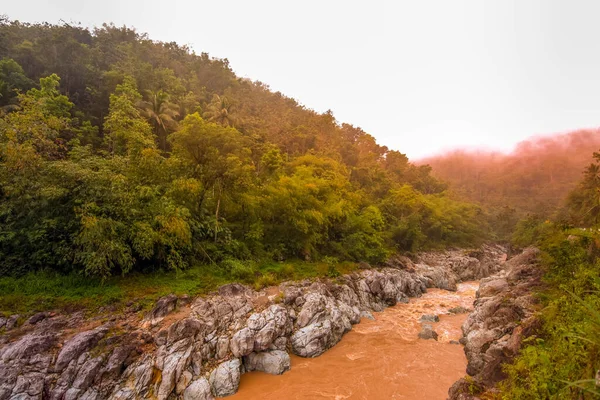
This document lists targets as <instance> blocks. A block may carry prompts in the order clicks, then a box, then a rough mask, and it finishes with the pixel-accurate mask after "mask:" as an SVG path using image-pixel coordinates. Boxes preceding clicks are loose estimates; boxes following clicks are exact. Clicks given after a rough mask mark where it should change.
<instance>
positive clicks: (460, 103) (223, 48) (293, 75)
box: [0, 0, 600, 159]
mask: <svg viewBox="0 0 600 400" xmlns="http://www.w3.org/2000/svg"><path fill="white" fill-rule="evenodd" d="M2 3H3V4H2V7H0V13H3V14H7V15H8V16H9V17H10V18H11V19H18V20H21V21H28V22H39V21H49V22H58V21H59V20H61V19H62V20H65V21H67V22H71V21H76V22H81V23H82V24H83V25H86V26H94V25H100V24H102V23H103V22H114V23H115V24H117V25H127V26H132V27H135V28H137V29H138V31H141V32H147V33H148V34H149V35H150V37H151V38H152V39H156V40H163V41H176V42H178V43H180V44H188V45H190V46H191V47H192V48H193V49H194V50H195V51H196V52H198V53H199V52H208V53H209V54H211V55H212V56H215V57H220V58H225V57H226V58H228V59H229V61H230V63H231V65H232V67H233V69H234V70H235V72H236V73H237V74H238V75H239V76H245V77H248V78H251V79H253V80H260V81H262V82H264V83H267V84H269V85H270V86H271V88H272V89H274V90H278V91H281V92H283V93H284V94H286V95H288V96H290V97H294V98H296V99H297V100H298V101H300V102H301V103H302V104H304V105H306V106H307V107H309V108H313V109H315V110H317V111H325V110H327V109H331V110H333V112H334V115H335V116H336V118H337V119H338V121H340V122H349V123H352V124H354V125H357V126H360V127H362V128H363V129H364V130H365V131H367V132H369V133H371V134H372V135H373V136H375V137H376V138H377V139H378V141H379V142H380V143H382V144H384V145H387V146H389V147H390V148H393V149H397V150H400V151H402V152H404V153H406V154H408V156H409V157H411V158H413V159H414V158H418V157H421V156H424V155H430V154H433V153H437V152H440V151H443V150H446V149H450V148H455V147H465V146H468V147H481V146H485V147H487V148H496V149H510V148H511V147H512V146H513V145H514V144H515V143H517V142H518V141H520V140H522V139H524V138H526V137H528V136H532V135H537V134H549V133H554V132H562V131H565V130H571V129H576V128H584V127H597V126H600V40H599V39H600V24H599V23H598V20H599V18H600V1H596V0H589V1H584V0H576V1H574V0H513V1H510V0H495V1H492V0H489V1H484V0H453V1H449V0H438V1H426V0H411V1H399V0H396V1H374V0H370V1H360V2H359V1H348V0H345V1H327V0H320V1H315V0H302V1H294V2H293V3H292V2H288V1H284V0H229V1H215V0H211V1H202V0H196V1H190V0H170V1H165V0H161V1H158V0H145V1H131V0H104V1H98V0H93V1H90V0H45V1H41V0H38V1H34V0H18V1H3V2H2Z"/></svg>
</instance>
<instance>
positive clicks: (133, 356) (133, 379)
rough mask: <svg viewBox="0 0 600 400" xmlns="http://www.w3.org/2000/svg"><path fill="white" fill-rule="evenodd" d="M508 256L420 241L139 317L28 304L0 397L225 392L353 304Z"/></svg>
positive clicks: (390, 299)
mask: <svg viewBox="0 0 600 400" xmlns="http://www.w3.org/2000/svg"><path fill="white" fill-rule="evenodd" d="M505 259H506V254H505V250H504V249H503V248H501V247H498V246H484V247H482V248H481V249H478V250H473V251H458V250H457V251H447V252H438V253H423V254H420V255H418V256H417V257H416V258H415V259H414V260H410V259H408V258H406V257H395V258H393V259H391V260H389V261H388V262H387V263H386V265H385V266H383V267H382V268H379V269H366V270H360V271H357V272H354V273H352V274H348V275H342V276H340V277H337V278H333V279H320V280H305V281H300V282H284V283H282V284H281V285H279V286H278V287H271V288H268V289H265V290H261V291H255V290H253V289H251V288H249V287H246V286H243V285H239V284H230V285H225V286H222V287H221V288H219V291H218V293H215V294H212V295H209V296H207V297H198V298H195V299H194V298H191V297H190V296H185V295H183V296H176V295H169V296H166V297H163V298H161V299H160V300H159V301H158V302H157V303H156V305H155V307H154V308H153V309H152V310H151V311H150V312H148V313H146V314H145V315H144V316H143V317H140V316H139V315H138V313H137V311H136V310H133V309H132V310H124V312H123V313H122V314H116V315H115V314H111V315H98V316H94V317H92V318H86V317H85V315H84V314H83V313H81V312H79V313H73V314H57V315H52V314H41V315H37V316H34V317H35V318H32V319H30V320H29V321H27V322H26V323H24V324H23V325H22V326H20V327H19V328H16V329H11V330H10V331H8V332H6V333H4V334H3V335H2V336H1V337H0V400H4V399H8V398H10V397H12V396H26V397H27V398H32V399H37V398H50V399H68V400H75V399H84V400H95V399H104V398H113V399H138V398H148V397H149V398H157V399H166V398H167V397H169V396H173V395H176V396H179V397H182V398H183V399H186V400H188V399H190V400H191V399H210V398H212V396H226V395H231V394H233V393H235V392H236V391H237V389H238V386H239V382H240V376H241V374H242V372H249V371H252V370H258V371H263V372H269V373H273V374H280V373H283V372H285V371H287V370H289V368H290V357H289V354H288V352H291V353H293V354H295V355H298V356H302V357H316V356H318V355H321V354H322V353H324V352H325V351H326V350H328V349H330V348H331V347H333V346H334V345H335V344H337V343H338V342H339V341H340V339H341V338H342V336H343V335H344V334H346V333H347V332H349V331H350V330H351V329H352V326H353V325H354V324H356V323H358V322H359V321H360V319H361V316H362V317H364V316H368V315H369V313H370V312H371V311H381V310H383V309H385V308H386V307H389V306H393V305H395V304H397V303H399V302H400V303H405V302H407V301H408V298H409V297H417V296H421V295H422V294H423V293H425V292H426V290H427V288H442V289H446V290H456V288H457V286H456V285H457V282H459V281H461V280H467V279H479V278H482V277H484V276H488V275H490V274H493V273H495V272H497V271H499V270H500V269H501V268H502V264H503V262H504V260H505ZM457 348H458V346H457Z"/></svg>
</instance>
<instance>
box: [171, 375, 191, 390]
mask: <svg viewBox="0 0 600 400" xmlns="http://www.w3.org/2000/svg"><path fill="white" fill-rule="evenodd" d="M191 381H192V373H191V372H190V371H183V372H182V374H181V376H180V377H179V380H178V381H177V384H176V385H175V393H177V394H181V393H183V392H184V390H185V389H186V388H187V387H188V385H189V384H190V382H191Z"/></svg>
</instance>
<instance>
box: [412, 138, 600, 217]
mask: <svg viewBox="0 0 600 400" xmlns="http://www.w3.org/2000/svg"><path fill="white" fill-rule="evenodd" d="M598 149H600V129H585V130H578V131H574V132H570V133H565V134H558V135H554V136H549V137H534V138H531V139H528V140H526V141H523V142H521V143H519V144H518V145H517V146H516V148H515V149H514V151H513V152H511V153H510V154H502V153H496V152H485V151H475V152H473V151H462V150H457V151H453V152H450V153H446V154H443V155H440V156H436V157H431V158H427V159H424V160H421V161H420V162H419V163H421V164H429V165H430V166H431V167H432V168H433V175H434V176H436V177H438V178H441V179H443V180H445V181H446V182H448V183H450V185H451V187H452V188H453V190H454V191H455V192H456V193H457V194H459V195H460V196H462V197H464V198H466V199H469V200H472V201H477V202H479V203H481V204H484V205H487V206H492V207H502V206H509V207H513V208H515V209H517V210H520V211H523V212H529V213H538V214H548V213H551V212H552V211H554V210H555V209H556V207H557V206H559V205H560V204H561V203H562V202H563V201H564V200H565V198H566V196H567V195H568V193H569V192H570V191H571V190H572V189H574V188H575V186H576V185H577V183H578V182H579V181H580V180H581V178H582V171H583V169H584V167H586V166H587V165H588V164H590V162H591V160H592V153H593V152H594V151H598Z"/></svg>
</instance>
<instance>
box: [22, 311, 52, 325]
mask: <svg viewBox="0 0 600 400" xmlns="http://www.w3.org/2000/svg"><path fill="white" fill-rule="evenodd" d="M48 315H49V313H47V312H39V313H36V314H33V315H32V316H31V317H29V319H28V320H27V323H28V324H29V325H35V324H37V323H38V322H40V321H41V320H43V319H45V318H47V317H48Z"/></svg>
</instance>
